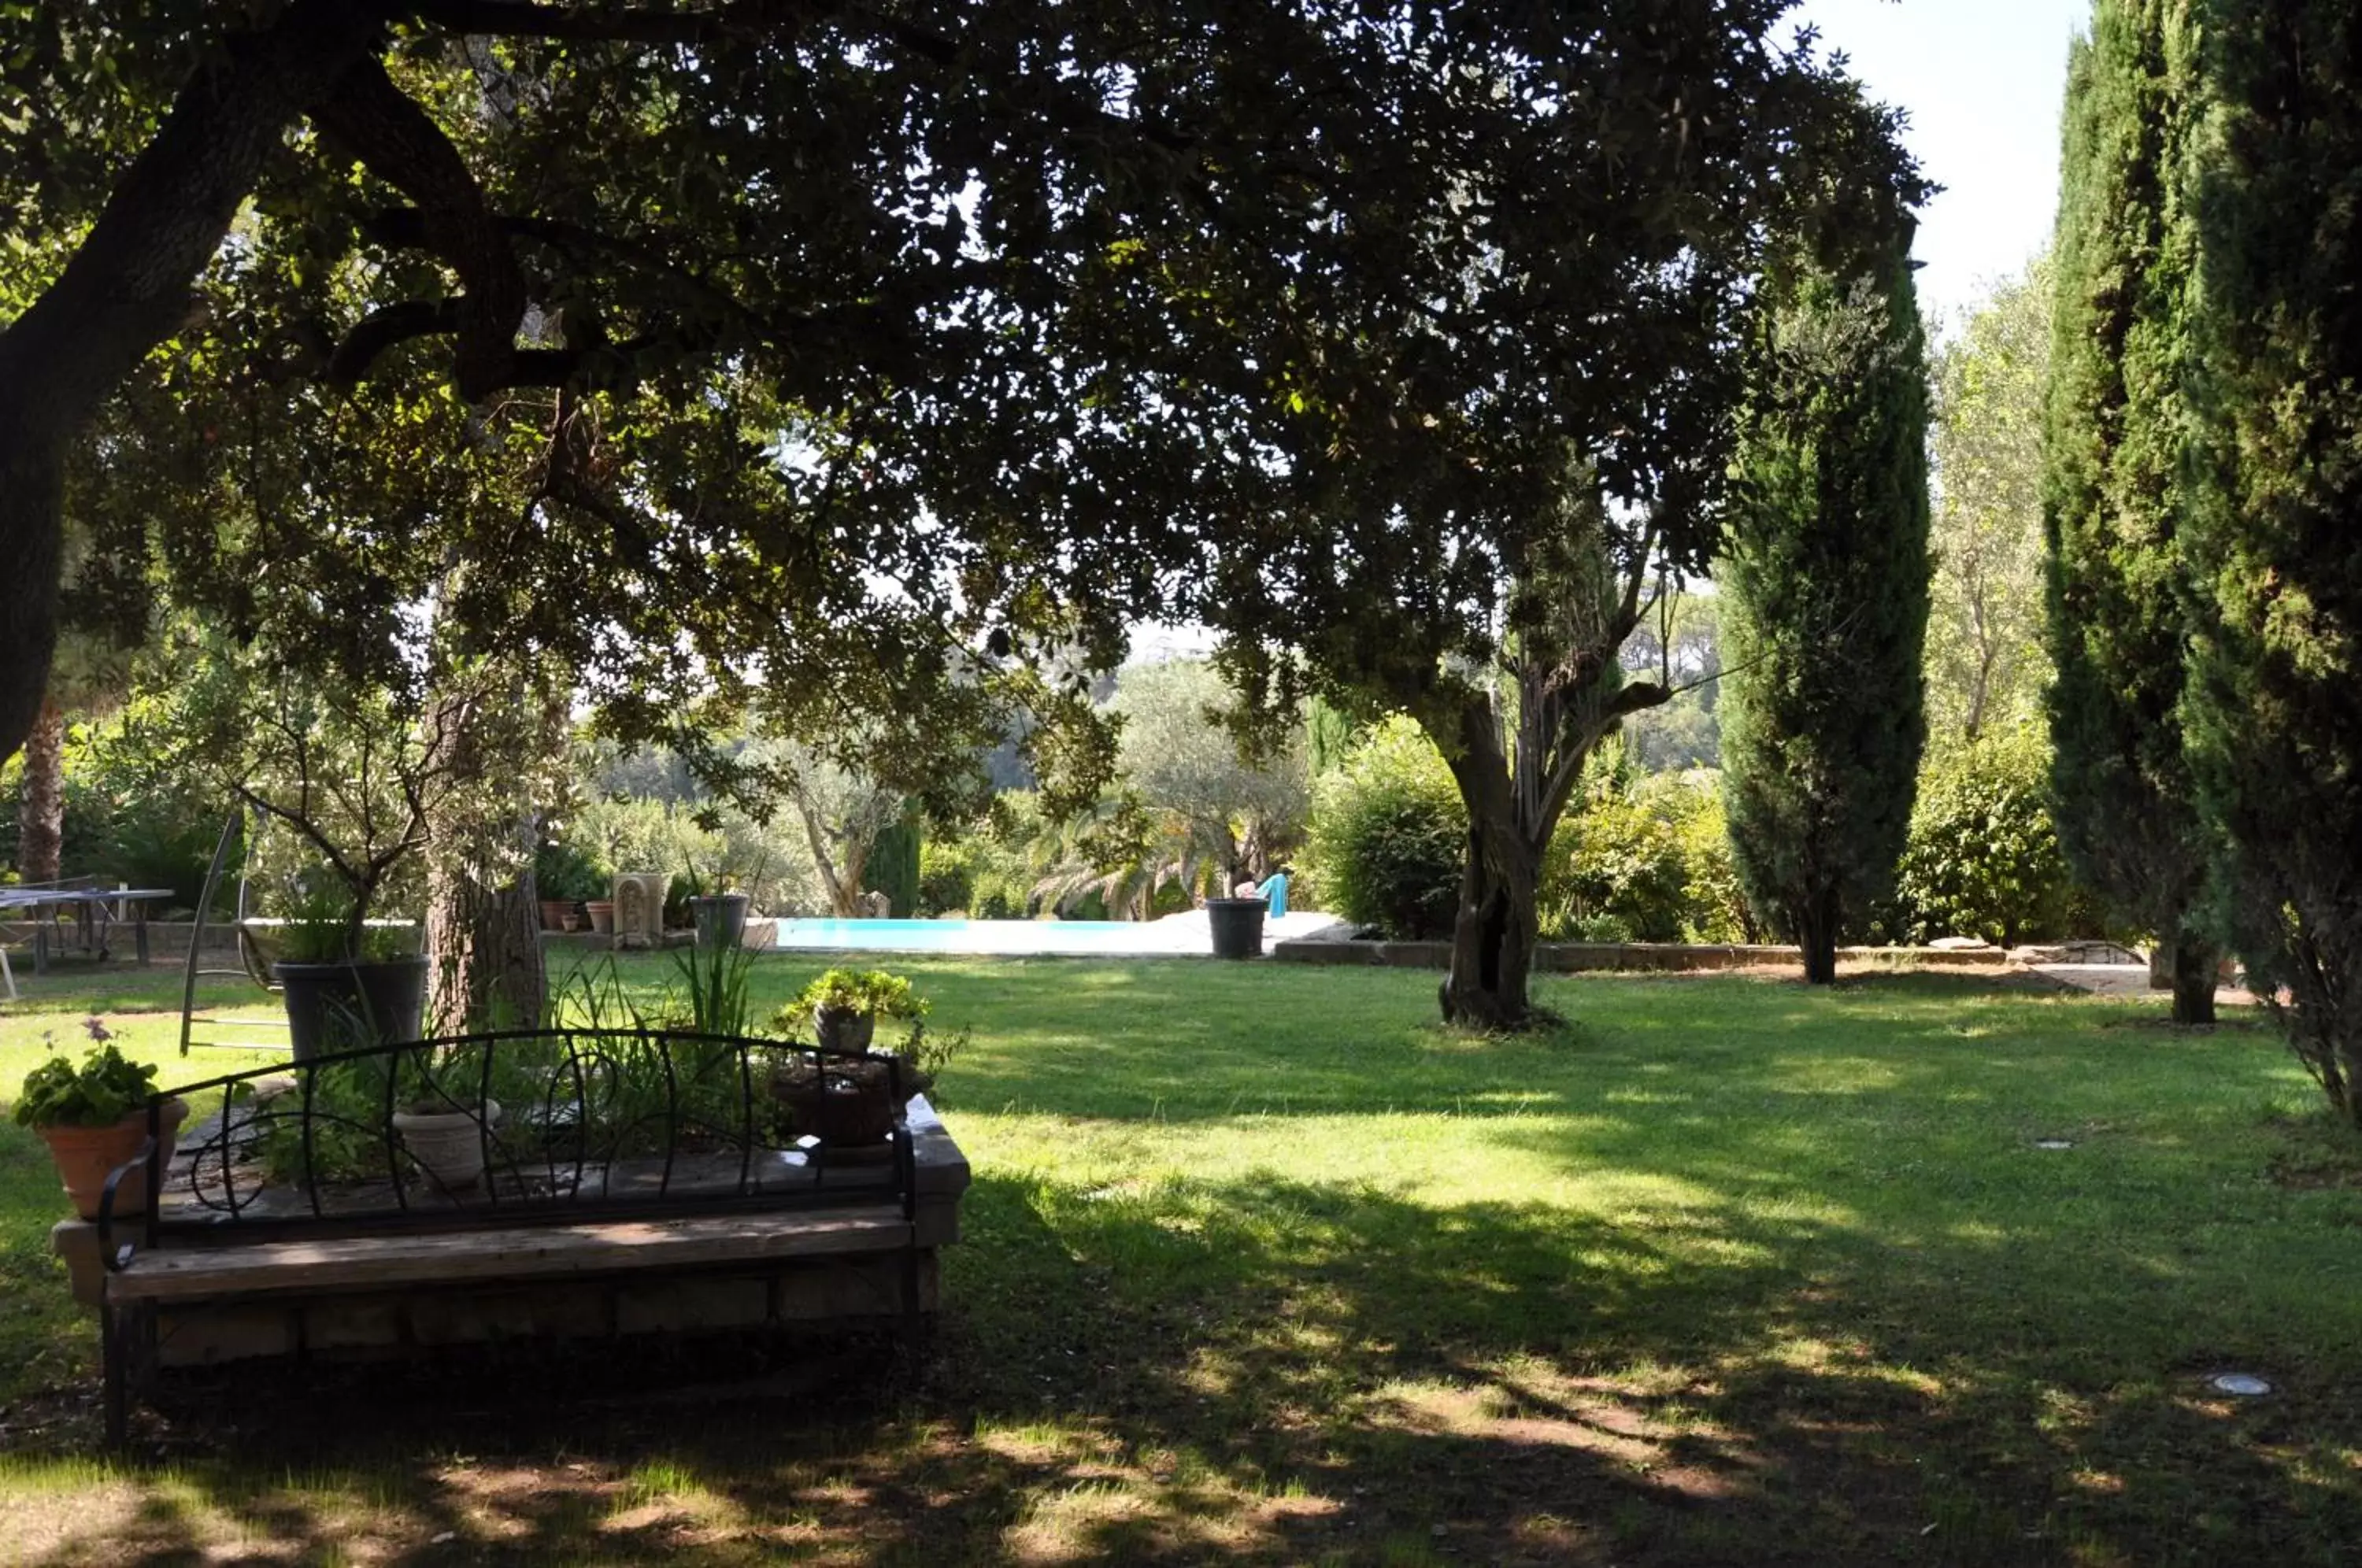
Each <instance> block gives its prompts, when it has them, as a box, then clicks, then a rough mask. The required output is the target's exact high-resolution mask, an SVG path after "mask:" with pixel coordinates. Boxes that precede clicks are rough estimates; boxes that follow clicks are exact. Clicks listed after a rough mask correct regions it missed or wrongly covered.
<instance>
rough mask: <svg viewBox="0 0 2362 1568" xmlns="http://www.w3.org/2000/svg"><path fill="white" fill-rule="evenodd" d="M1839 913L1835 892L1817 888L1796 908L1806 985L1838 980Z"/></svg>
mask: <svg viewBox="0 0 2362 1568" xmlns="http://www.w3.org/2000/svg"><path fill="white" fill-rule="evenodd" d="M1839 914H1840V911H1839V910H1838V896H1837V892H1836V890H1835V889H1828V888H1821V889H1815V890H1814V891H1812V892H1810V893H1808V894H1806V895H1805V898H1804V900H1802V902H1801V903H1799V905H1798V906H1797V909H1796V911H1795V916H1794V924H1795V927H1796V945H1797V946H1799V947H1801V948H1803V949H1804V950H1805V983H1806V984H1808V985H1815V986H1827V985H1831V984H1834V983H1835V982H1836V980H1837V977H1838V922H1839Z"/></svg>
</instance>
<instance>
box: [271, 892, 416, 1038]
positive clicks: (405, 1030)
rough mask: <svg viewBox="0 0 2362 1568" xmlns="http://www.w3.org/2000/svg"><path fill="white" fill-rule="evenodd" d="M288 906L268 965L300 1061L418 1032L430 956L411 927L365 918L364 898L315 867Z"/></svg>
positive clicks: (410, 1036) (293, 893)
mask: <svg viewBox="0 0 2362 1568" xmlns="http://www.w3.org/2000/svg"><path fill="white" fill-rule="evenodd" d="M285 907H286V909H287V911H288V913H287V917H286V921H285V923H284V924H282V925H281V926H280V927H279V928H278V933H277V937H276V946H277V949H278V955H279V959H278V962H277V963H275V964H273V965H272V966H271V971H270V972H271V977H273V978H274V979H276V980H277V981H278V982H279V984H280V987H281V990H282V992H283V993H284V997H285V1000H286V1004H287V1030H288V1037H289V1040H290V1042H291V1044H292V1048H293V1052H294V1055H295V1059H296V1060H297V1061H299V1062H302V1061H309V1060H310V1059H311V1058H313V1057H315V1056H319V1055H331V1054H333V1053H335V1052H338V1051H351V1050H358V1049H359V1048H361V1047H363V1046H366V1045H374V1044H381V1043H391V1042H394V1041H400V1040H415V1039H417V1038H418V1037H419V1032H420V1025H421V1022H422V1021H423V1020H424V1018H425V1010H426V960H425V958H424V957H422V956H420V955H418V954H417V953H416V952H415V951H414V933H413V929H412V928H410V927H408V926H405V925H388V924H380V923H375V922H369V921H367V920H365V919H362V918H359V916H357V915H356V914H355V912H354V911H356V910H357V909H359V908H360V907H362V906H360V905H359V904H358V903H357V902H356V900H353V899H352V897H351V896H350V894H349V893H348V891H347V890H346V889H340V888H337V887H336V886H334V885H333V884H332V883H331V882H329V881H328V880H327V878H326V877H325V876H323V875H322V874H320V873H317V872H315V873H313V874H312V875H311V876H309V877H307V878H298V879H297V880H296V882H295V883H294V885H293V887H292V890H291V893H290V896H289V899H288V900H287V903H286V906H285Z"/></svg>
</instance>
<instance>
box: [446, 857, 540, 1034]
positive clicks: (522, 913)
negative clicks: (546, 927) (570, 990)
mask: <svg viewBox="0 0 2362 1568" xmlns="http://www.w3.org/2000/svg"><path fill="white" fill-rule="evenodd" d="M427 883H428V887H427V900H426V950H427V951H428V952H430V953H432V954H434V955H435V969H434V974H433V977H432V978H433V981H434V994H433V996H432V998H431V999H430V1000H429V1002H428V1004H427V1016H428V1019H429V1025H428V1027H429V1028H430V1029H431V1030H432V1031H433V1032H435V1033H436V1034H465V1033H467V1032H469V1031H471V1030H479V1029H537V1028H539V1027H540V1026H541V1021H542V1015H543V1013H544V1011H545V1010H546V1008H547V1006H548V1000H549V971H548V968H547V966H546V965H545V963H544V962H543V960H542V955H541V919H540V903H539V900H538V898H537V893H538V889H536V888H535V885H534V879H533V867H532V866H531V865H530V864H528V865H527V866H526V867H525V870H524V875H523V876H522V877H519V878H516V879H515V880H513V881H512V882H509V883H507V884H505V885H503V886H500V887H492V886H489V885H487V884H486V883H485V882H484V881H482V880H481V879H480V878H476V877H473V876H470V875H469V868H468V867H465V866H453V865H451V864H448V863H447V862H446V861H445V860H443V859H442V858H441V857H439V856H438V857H437V859H436V866H435V870H434V872H433V874H432V875H430V876H429V877H428V878H427Z"/></svg>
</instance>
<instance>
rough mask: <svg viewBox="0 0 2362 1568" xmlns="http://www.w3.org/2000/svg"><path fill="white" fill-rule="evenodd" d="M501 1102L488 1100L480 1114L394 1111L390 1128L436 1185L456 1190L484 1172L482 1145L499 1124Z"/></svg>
mask: <svg viewBox="0 0 2362 1568" xmlns="http://www.w3.org/2000/svg"><path fill="white" fill-rule="evenodd" d="M500 1121H501V1102H500V1101H499V1100H496V1099H488V1100H486V1101H485V1102H484V1113H483V1115H482V1116H480V1117H479V1116H477V1115H476V1114H475V1113H474V1112H473V1111H469V1110H397V1111H395V1112H394V1113H393V1130H394V1132H396V1133H398V1134H399V1135H400V1136H401V1138H402V1146H403V1148H404V1149H406V1150H408V1151H409V1154H410V1157H411V1158H412V1159H414V1160H416V1161H417V1162H418V1168H419V1169H421V1170H423V1171H425V1173H426V1174H427V1175H428V1176H430V1177H432V1178H433V1179H434V1181H435V1184H436V1186H437V1187H442V1188H443V1189H444V1190H445V1191H447V1192H458V1191H461V1190H463V1189H465V1188H467V1187H473V1186H475V1185H476V1183H477V1181H478V1180H480V1178H481V1177H482V1176H483V1174H484V1146H485V1144H486V1143H488V1142H489V1141H490V1138H491V1129H493V1128H494V1127H497V1126H499V1125H500Z"/></svg>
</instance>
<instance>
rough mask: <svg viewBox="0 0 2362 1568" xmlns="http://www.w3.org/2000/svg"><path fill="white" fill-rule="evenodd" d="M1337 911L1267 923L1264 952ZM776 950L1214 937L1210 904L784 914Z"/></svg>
mask: <svg viewBox="0 0 2362 1568" xmlns="http://www.w3.org/2000/svg"><path fill="white" fill-rule="evenodd" d="M1334 923H1336V922H1335V917H1333V916H1330V915H1325V914H1320V913H1318V912H1317V911H1308V910H1303V911H1291V912H1289V913H1288V914H1287V915H1286V916H1284V917H1283V918H1281V919H1278V920H1267V921H1265V922H1264V926H1263V944H1264V951H1265V952H1269V951H1270V950H1271V945H1272V944H1273V943H1275V942H1281V941H1286V940H1289V939H1291V938H1294V937H1298V936H1304V935H1308V934H1309V933H1312V932H1314V931H1318V930H1320V929H1321V928H1323V927H1325V926H1329V925H1332V924H1334ZM776 924H777V927H778V930H777V933H776V934H775V935H774V936H773V938H772V940H771V945H772V947H773V948H774V949H775V950H785V951H792V952H806V953H826V952H836V953H967V954H992V955H1007V956H1016V957H1048V956H1061V955H1063V956H1069V957H1093V958H1176V957H1204V956H1209V955H1211V954H1212V951H1213V938H1212V936H1211V934H1210V933H1209V932H1208V930H1207V928H1206V914H1205V911H1203V910H1190V911H1186V912H1184V913H1181V914H1175V915H1167V916H1166V917H1164V919H1163V920H1153V921H1130V920H782V921H778V922H776Z"/></svg>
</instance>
